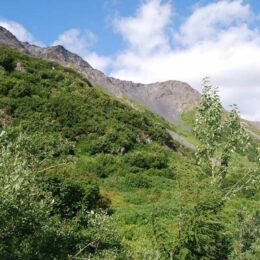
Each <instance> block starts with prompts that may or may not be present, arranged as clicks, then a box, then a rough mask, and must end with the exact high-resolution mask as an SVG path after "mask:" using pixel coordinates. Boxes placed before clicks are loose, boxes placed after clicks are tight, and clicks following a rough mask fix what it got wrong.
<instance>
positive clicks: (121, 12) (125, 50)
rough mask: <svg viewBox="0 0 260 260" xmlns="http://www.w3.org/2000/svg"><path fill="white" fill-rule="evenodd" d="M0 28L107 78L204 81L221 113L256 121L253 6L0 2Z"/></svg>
mask: <svg viewBox="0 0 260 260" xmlns="http://www.w3.org/2000/svg"><path fill="white" fill-rule="evenodd" d="M0 3H1V7H0V25H1V26H3V27H5V28H6V29H8V30H9V31H11V32H12V33H13V34H14V35H16V37H17V38H18V39H19V40H21V41H28V42H30V43H33V44H37V45H40V46H45V47H47V46H52V45H57V44H60V45H63V46H65V47H66V48H67V49H68V50H70V51H72V52H74V53H77V54H79V55H80V56H82V57H83V58H84V59H85V60H86V61H88V62H89V63H90V64H91V65H92V66H93V67H94V68H97V69H99V70H102V71H103V72H105V73H106V74H107V75H109V76H113V77H116V78H119V79H124V80H132V81H135V82H142V83H151V82H157V81H166V80H180V81H184V82H187V83H189V84H190V85H191V86H192V87H193V88H195V89H197V90H199V91H200V90H201V81H202V79H203V78H204V77H206V76H208V77H210V80H211V83H212V84H213V85H215V86H217V87H219V93H220V96H221V99H222V102H223V104H224V107H225V108H227V109H228V108H229V105H230V104H234V103H236V104H237V105H238V107H239V109H240V111H241V115H242V117H244V118H246V119H250V120H258V121H260V28H259V26H260V1H259V0H216V1H207V0H200V1H198V0H197V1H196V0H37V1H35V0H0Z"/></svg>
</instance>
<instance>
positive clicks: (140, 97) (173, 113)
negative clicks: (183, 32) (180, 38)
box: [0, 26, 200, 124]
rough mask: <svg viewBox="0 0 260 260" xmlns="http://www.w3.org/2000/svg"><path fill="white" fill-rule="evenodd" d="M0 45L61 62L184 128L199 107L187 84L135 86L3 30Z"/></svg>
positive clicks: (59, 50) (68, 54)
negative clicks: (183, 120) (181, 118)
mask: <svg viewBox="0 0 260 260" xmlns="http://www.w3.org/2000/svg"><path fill="white" fill-rule="evenodd" d="M0 45H2V46H5V47H9V48H10V47H11V48H15V49H18V50H19V51H22V52H24V53H26V54H29V55H31V56H35V57H40V58H44V59H47V60H51V61H55V62H58V63H59V64H61V65H63V66H67V67H73V68H74V69H76V70H78V71H79V72H80V73H81V74H83V75H84V76H86V77H87V78H88V80H89V81H90V82H91V83H92V84H93V85H98V86H100V87H102V88H104V89H105V90H106V91H107V92H108V93H110V94H112V95H113V96H115V97H117V98H123V97H124V96H126V97H127V98H129V99H132V100H134V101H136V102H138V103H140V104H141V105H143V106H144V107H146V108H148V109H149V110H151V111H152V112H154V113H157V114H158V115H160V116H162V117H163V118H165V119H166V120H168V121H170V122H172V123H175V124H180V121H179V115H180V114H181V113H182V112H185V111H188V110H191V109H192V108H194V107H195V106H196V105H198V103H199V100H200V93H199V92H198V91H196V90H195V89H193V88H192V87H191V86H189V85H188V84H187V83H185V82H181V81H177V80H168V81H165V82H155V83H150V84H142V83H134V82H132V81H125V80H120V79H116V78H113V77H108V76H106V75H105V74H104V73H103V72H101V71H99V70H97V69H94V68H93V67H92V66H91V65H90V64H89V63H88V62H87V61H85V60H83V59H82V58H81V57H80V56H79V55H77V54H74V53H71V52H70V51H68V50H67V49H65V48H64V47H63V46H61V45H57V46H50V47H39V46H36V45H32V44H30V43H28V42H21V41H19V40H18V39H17V38H16V37H15V36H14V35H13V34H12V33H11V32H9V31H8V30H6V29H5V28H3V27H1V26H0Z"/></svg>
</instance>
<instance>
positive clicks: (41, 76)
mask: <svg viewBox="0 0 260 260" xmlns="http://www.w3.org/2000/svg"><path fill="white" fill-rule="evenodd" d="M205 84H206V87H205V89H204V92H203V96H202V103H201V106H200V107H199V109H198V110H197V112H196V115H197V116H198V120H197V122H196V124H197V125H196V127H195V134H196V136H197V140H196V143H195V144H198V150H197V152H196V153H195V152H194V151H190V150H188V149H184V148H183V147H181V146H180V145H179V144H178V143H177V142H175V141H173V140H172V139H171V137H170V136H169V134H168V132H167V128H169V129H172V130H176V131H178V128H177V127H175V126H172V125H170V124H169V123H167V122H165V121H164V120H163V119H161V118H159V117H158V116H155V115H153V114H152V113H150V112H148V111H146V110H136V109H133V108H131V107H129V106H127V105H124V104H123V103H121V102H119V101H118V100H116V99H115V98H112V97H110V96H108V95H107V94H105V93H104V92H103V91H102V90H101V89H100V88H98V87H95V86H92V85H91V84H90V83H89V82H88V80H87V79H85V78H84V77H83V76H81V75H80V74H78V73H76V72H75V71H74V70H72V69H69V68H63V67H61V66H59V65H57V64H56V63H53V62H47V61H44V60H41V59H36V58H32V57H28V56H26V55H22V54H20V53H18V52H16V51H13V50H9V49H4V48H1V49H0V128H1V149H0V185H1V190H0V258H1V259H259V252H260V250H259V247H260V245H259V227H260V223H259V212H258V211H257V208H259V189H258V188H259V187H258V176H259V166H257V162H258V160H259V157H258V143H257V141H255V140H254V141H253V142H252V143H253V144H252V145H244V144H243V143H242V142H241V141H243V142H246V144H249V137H248V136H247V135H246V134H245V132H244V131H243V129H242V127H241V125H240V121H239V120H238V119H239V118H238V114H237V110H236V109H235V110H233V111H232V112H231V113H229V114H225V113H224V114H223V111H222V108H221V105H220V100H219V97H218V94H217V92H216V91H215V90H214V89H213V88H212V87H211V86H210V85H209V83H208V82H205ZM194 114H195V113H193V114H192V116H191V114H190V115H189V116H188V117H187V118H186V120H190V121H191V120H192V121H193V116H194ZM184 134H185V137H187V138H188V139H189V140H195V139H194V137H193V136H192V134H191V133H190V132H189V131H186V132H185V133H184ZM250 139H251V140H252V138H250ZM241 147H244V148H247V149H239V148H241ZM248 149H249V150H248ZM231 150H232V152H231ZM198 155H201V156H198ZM196 156H197V157H196ZM193 158H197V160H194V159H193ZM198 159H200V160H198Z"/></svg>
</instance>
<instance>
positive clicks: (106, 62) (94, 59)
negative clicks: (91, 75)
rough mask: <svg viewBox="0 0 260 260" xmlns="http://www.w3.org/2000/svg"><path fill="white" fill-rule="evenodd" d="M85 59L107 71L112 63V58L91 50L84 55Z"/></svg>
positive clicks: (99, 68) (95, 66) (97, 67)
mask: <svg viewBox="0 0 260 260" xmlns="http://www.w3.org/2000/svg"><path fill="white" fill-rule="evenodd" d="M84 59H85V60H86V61H87V62H89V63H90V64H91V66H93V67H94V68H96V69H98V70H101V71H105V70H106V69H107V68H108V67H109V66H110V64H111V62H112V60H111V58H109V57H106V56H100V55H98V54H97V53H96V52H91V53H89V54H87V55H86V56H84Z"/></svg>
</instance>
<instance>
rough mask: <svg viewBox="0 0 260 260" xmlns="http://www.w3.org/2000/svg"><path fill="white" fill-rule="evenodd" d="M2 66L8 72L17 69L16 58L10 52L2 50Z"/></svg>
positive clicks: (0, 62)
mask: <svg viewBox="0 0 260 260" xmlns="http://www.w3.org/2000/svg"><path fill="white" fill-rule="evenodd" d="M0 66H2V67H3V68H4V69H5V70H6V71H7V72H12V71H14V69H15V60H14V58H13V57H12V56H11V55H10V54H9V53H7V52H1V53H0Z"/></svg>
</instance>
